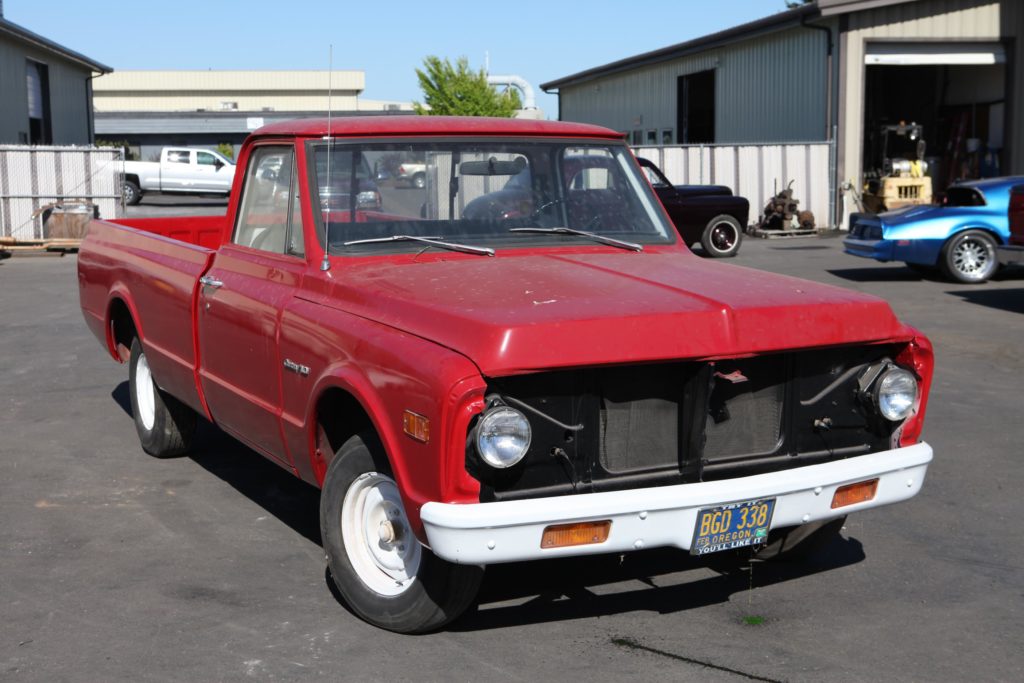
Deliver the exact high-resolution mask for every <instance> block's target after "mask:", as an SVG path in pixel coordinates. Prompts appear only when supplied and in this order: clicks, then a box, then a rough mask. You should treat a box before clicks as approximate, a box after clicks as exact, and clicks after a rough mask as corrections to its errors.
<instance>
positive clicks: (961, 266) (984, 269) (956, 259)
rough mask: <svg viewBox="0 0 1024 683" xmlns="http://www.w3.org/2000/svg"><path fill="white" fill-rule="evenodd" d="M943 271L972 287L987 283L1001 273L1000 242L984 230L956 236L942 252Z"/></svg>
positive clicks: (940, 259) (965, 232)
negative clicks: (997, 242)
mask: <svg viewBox="0 0 1024 683" xmlns="http://www.w3.org/2000/svg"><path fill="white" fill-rule="evenodd" d="M939 267H940V268H942V273H943V274H944V275H945V276H946V277H948V278H949V279H951V280H955V281H957V282H963V283H964V284H969V285H970V284H976V283H979V282H984V281H985V280H987V279H989V278H990V277H992V276H993V275H995V272H996V271H997V270H998V269H999V261H998V259H997V258H996V241H995V240H994V239H992V236H991V235H989V234H988V233H987V232H985V231H983V230H965V231H964V232H961V233H958V234H956V235H953V236H952V237H951V238H949V240H948V241H947V242H946V245H945V246H944V247H943V248H942V255H941V257H940V258H939Z"/></svg>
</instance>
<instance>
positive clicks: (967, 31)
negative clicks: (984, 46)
mask: <svg viewBox="0 0 1024 683" xmlns="http://www.w3.org/2000/svg"><path fill="white" fill-rule="evenodd" d="M1001 38H1016V39H1017V45H1016V46H1015V49H1014V50H1011V51H1009V55H1010V56H1011V58H1012V59H1013V60H1014V63H1013V64H1012V65H1010V64H1008V65H1007V67H1008V69H1009V72H1010V73H1012V74H1015V76H1014V77H1013V81H1012V82H1008V83H1007V86H1008V88H1009V89H1010V92H1008V93H1007V96H1008V98H1007V104H1008V106H1010V107H1011V111H1012V117H1013V118H1012V119H1011V120H1013V121H1018V120H1020V117H1021V116H1022V115H1024V82H1022V81H1024V45H1021V44H1020V39H1021V38H1024V2H1021V0H1003V1H1002V2H998V1H995V0H919V1H918V2H910V3H903V4H899V5H891V6H888V7H882V8H879V9H873V10H865V11H862V12H856V13H853V14H851V15H849V18H848V30H847V31H846V32H844V34H843V39H842V48H841V49H842V54H843V70H844V72H845V73H844V75H845V79H846V82H845V87H844V88H843V93H842V94H841V97H842V98H843V99H842V101H841V105H840V117H841V119H840V130H841V131H842V142H841V152H840V160H841V164H842V165H841V167H840V169H839V173H840V177H841V178H842V179H844V180H850V181H853V182H854V183H855V184H857V183H856V180H857V179H859V178H860V174H861V172H862V159H861V152H862V150H861V145H862V141H863V135H864V130H863V127H864V75H865V70H864V52H865V45H864V44H865V41H867V40H873V39H899V40H924V41H929V42H940V43H941V42H949V43H955V41H997V40H1000V39H1001ZM954 47H955V45H951V49H952V48H954ZM1006 134H1007V136H1008V137H1009V138H1010V140H1009V142H1010V145H1011V147H1010V150H1009V151H1010V154H1009V166H1010V168H1009V169H1007V171H1008V172H1009V173H1024V130H1022V129H1021V127H1020V126H1019V125H1011V126H1010V127H1009V128H1008V129H1007V131H1006Z"/></svg>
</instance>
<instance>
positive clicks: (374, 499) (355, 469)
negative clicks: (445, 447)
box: [320, 432, 483, 633]
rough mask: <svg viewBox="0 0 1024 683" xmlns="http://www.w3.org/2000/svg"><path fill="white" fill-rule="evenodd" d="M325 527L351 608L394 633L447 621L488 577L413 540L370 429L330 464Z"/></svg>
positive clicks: (330, 556)
mask: <svg viewBox="0 0 1024 683" xmlns="http://www.w3.org/2000/svg"><path fill="white" fill-rule="evenodd" d="M320 533H321V536H322V538H323V544H324V551H325V553H326V554H327V561H328V564H329V566H330V569H331V576H332V578H333V580H334V583H335V585H336V586H337V587H338V590H339V591H340V592H341V595H342V596H343V597H344V598H345V602H346V603H347V604H348V606H349V607H350V608H351V609H352V611H353V612H355V613H356V614H357V615H358V616H359V617H361V618H362V619H364V620H366V621H367V622H369V623H371V624H373V625H374V626H379V627H380V628H383V629H387V630H389V631H395V632H396V633H423V632H426V631H432V630H435V629H437V628H440V627H441V626H443V625H445V624H447V623H448V622H450V621H451V620H453V619H455V618H456V617H458V616H459V615H460V614H462V613H463V612H464V611H465V610H466V609H467V608H468V607H469V606H470V605H471V604H472V603H473V600H474V599H475V598H476V595H477V592H478V590H479V588H480V582H481V580H482V579H483V568H481V567H477V566H473V565H456V564H452V563H450V562H446V561H445V560H442V559H441V558H439V557H437V556H436V555H434V554H433V553H432V552H430V550H429V549H428V548H426V547H425V546H423V545H422V544H421V543H420V542H419V541H418V540H417V539H416V536H415V535H414V534H413V532H412V530H411V528H410V524H409V521H408V517H407V516H406V514H405V508H404V506H403V504H402V499H401V496H400V495H399V492H398V487H397V485H396V484H395V481H394V479H392V478H391V475H390V468H389V467H388V463H387V458H386V457H385V456H384V453H383V447H382V446H381V444H380V441H379V440H378V439H377V436H376V435H375V434H373V433H372V432H367V433H364V434H360V435H357V436H353V437H352V438H351V439H349V440H348V441H346V442H345V444H344V445H342V447H341V448H340V449H339V450H338V452H337V454H336V455H335V457H334V460H333V461H332V462H331V465H330V467H328V468H327V474H326V476H325V477H324V483H323V491H322V493H321V495H320Z"/></svg>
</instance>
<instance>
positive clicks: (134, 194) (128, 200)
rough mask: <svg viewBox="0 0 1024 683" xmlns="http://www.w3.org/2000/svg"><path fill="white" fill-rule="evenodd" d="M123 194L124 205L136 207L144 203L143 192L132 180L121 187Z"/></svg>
mask: <svg viewBox="0 0 1024 683" xmlns="http://www.w3.org/2000/svg"><path fill="white" fill-rule="evenodd" d="M121 192H122V193H123V194H124V203H125V204H127V205H128V206H135V205H136V204H138V203H139V202H141V201H142V190H141V189H140V188H139V186H138V184H137V183H134V182H132V181H131V180H126V181H124V185H122V186H121Z"/></svg>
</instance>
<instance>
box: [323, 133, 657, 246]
mask: <svg viewBox="0 0 1024 683" xmlns="http://www.w3.org/2000/svg"><path fill="white" fill-rule="evenodd" d="M310 145H311V147H312V151H313V154H312V157H313V159H314V161H313V163H311V164H310V172H311V173H313V174H314V181H315V182H311V183H310V186H311V187H318V188H320V211H319V212H318V214H319V218H320V226H319V228H320V234H321V238H322V236H323V232H324V228H325V227H327V228H328V229H329V230H328V233H329V237H330V252H331V253H332V254H345V255H353V256H356V255H367V254H375V253H382V252H397V251H419V250H422V249H423V248H424V244H423V243H422V242H417V241H414V240H408V239H406V240H389V241H384V238H392V237H395V236H398V235H403V236H411V237H430V238H433V239H440V240H445V241H448V242H455V243H459V244H464V245H471V246H486V247H490V248H496V249H501V248H515V247H524V246H536V245H537V244H546V245H558V244H586V243H589V244H594V243H595V240H594V239H593V238H587V237H586V236H585V235H580V234H573V233H572V232H571V231H573V230H575V231H586V232H590V233H595V234H596V235H600V236H602V237H605V238H612V239H614V240H620V241H627V242H630V243H635V244H640V245H643V244H667V243H671V242H672V241H674V230H673V228H672V226H671V225H668V224H667V222H666V221H665V219H664V218H663V216H662V213H661V212H660V211H659V210H657V207H658V204H657V198H656V197H654V195H653V194H652V193H651V191H650V188H649V186H648V184H647V182H646V180H645V179H644V177H643V176H642V175H641V174H640V171H639V169H638V168H637V166H636V162H635V161H634V160H633V157H632V155H631V154H630V153H629V150H628V148H627V147H626V146H625V145H622V144H616V143H595V144H587V143H580V142H578V141H544V140H541V141H538V140H522V139H515V140H509V139H488V140H467V139H456V140H451V139H449V140H443V141H442V140H438V141H430V142H418V141H417V142H404V143H396V142H357V143H351V142H341V141H338V142H334V143H330V147H329V143H327V142H322V141H316V142H312V143H310ZM328 149H330V169H331V170H330V174H329V176H328V172H327V166H328V161H327V157H328ZM371 168H372V169H374V171H373V173H370V171H369V169H371ZM328 177H329V178H330V180H329V181H328ZM371 196H372V197H373V198H374V201H373V202H371V201H369V199H368V198H369V197H371ZM522 228H569V229H570V230H569V231H562V230H560V231H547V232H539V231H532V232H530V231H524V230H522ZM366 240H374V241H372V242H367V241H366ZM346 243H348V244H347V245H346ZM353 243H355V244H353Z"/></svg>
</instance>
